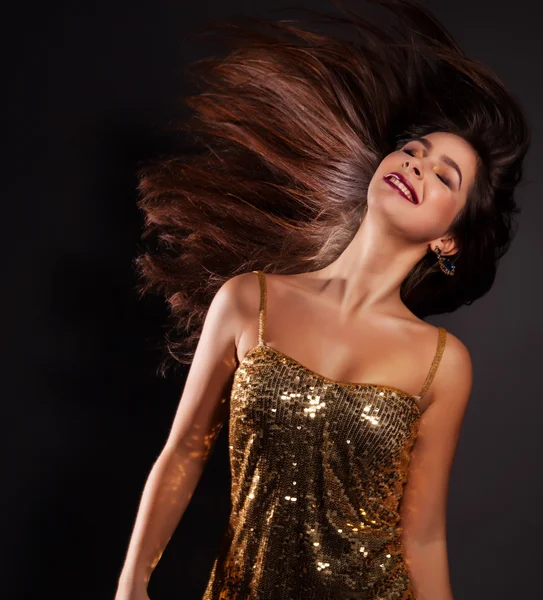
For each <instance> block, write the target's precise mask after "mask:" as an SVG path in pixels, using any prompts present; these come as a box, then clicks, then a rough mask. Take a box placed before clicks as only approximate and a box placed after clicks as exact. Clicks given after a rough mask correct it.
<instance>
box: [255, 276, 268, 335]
mask: <svg viewBox="0 0 543 600" xmlns="http://www.w3.org/2000/svg"><path fill="white" fill-rule="evenodd" d="M253 273H256V274H257V275H258V281H259V284H260V309H259V313H258V344H259V346H262V345H265V344H264V331H265V329H266V300H267V293H266V291H267V290H266V278H265V277H264V273H263V271H253Z"/></svg>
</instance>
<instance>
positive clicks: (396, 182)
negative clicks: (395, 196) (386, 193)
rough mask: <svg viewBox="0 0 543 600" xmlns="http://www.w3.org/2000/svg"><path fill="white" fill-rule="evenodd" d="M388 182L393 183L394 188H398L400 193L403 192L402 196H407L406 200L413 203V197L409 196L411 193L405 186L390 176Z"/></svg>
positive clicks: (393, 176)
mask: <svg viewBox="0 0 543 600" xmlns="http://www.w3.org/2000/svg"><path fill="white" fill-rule="evenodd" d="M388 180H389V181H392V183H393V184H394V185H395V186H396V187H398V188H400V190H402V192H403V193H404V194H406V196H407V197H408V198H409V199H410V200H411V202H413V203H414V201H413V196H412V195H411V192H410V191H409V188H407V187H406V186H405V185H404V184H403V183H402V182H401V181H400V180H399V179H398V178H397V177H396V176H395V175H391V176H390V177H389V178H388Z"/></svg>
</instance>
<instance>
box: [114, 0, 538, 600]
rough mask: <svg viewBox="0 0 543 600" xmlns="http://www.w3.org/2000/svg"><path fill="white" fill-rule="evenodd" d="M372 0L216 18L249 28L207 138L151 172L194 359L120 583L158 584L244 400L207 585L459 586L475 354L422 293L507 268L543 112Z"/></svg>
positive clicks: (180, 353)
mask: <svg viewBox="0 0 543 600" xmlns="http://www.w3.org/2000/svg"><path fill="white" fill-rule="evenodd" d="M373 4H378V5H380V6H381V7H384V8H386V9H390V14H389V15H388V20H386V21H384V22H381V21H380V20H379V18H378V17H377V16H374V17H372V19H370V18H369V17H365V16H364V18H363V17H362V16H360V15H358V14H356V13H352V12H350V11H347V10H345V11H344V13H343V16H338V17H332V16H328V17H326V18H322V20H321V21H320V25H321V26H322V25H326V23H332V24H334V25H335V26H345V27H346V28H347V29H348V31H350V32H354V33H355V35H354V37H353V38H352V39H349V38H348V36H347V37H344V36H341V35H338V33H337V29H336V31H335V33H334V35H332V34H326V33H324V32H323V31H322V30H320V29H319V31H316V30H314V29H312V28H311V27H309V26H306V27H302V26H300V25H299V24H294V23H293V22H292V21H279V22H276V23H274V22H265V21H256V20H253V21H251V25H252V26H245V25H243V24H242V23H241V22H240V21H237V22H234V23H230V24H226V26H224V27H221V26H219V25H218V26H217V27H216V29H215V31H218V32H222V33H223V34H225V37H226V39H227V40H229V41H233V42H234V50H233V51H232V52H231V53H229V54H228V55H227V56H226V57H223V58H214V59H209V60H205V61H201V62H200V63H198V64H199V66H201V67H202V72H201V76H202V79H201V81H203V82H205V87H204V90H203V91H202V92H201V93H199V94H198V95H197V96H195V97H192V98H190V99H189V101H188V102H189V104H190V106H191V107H192V108H193V109H194V110H195V113H194V115H195V116H194V118H193V119H191V120H190V122H189V123H188V126H187V129H186V130H187V131H188V132H192V133H193V134H194V135H193V136H192V137H191V138H190V139H192V140H193V141H194V144H195V147H194V149H192V150H191V152H190V153H188V152H187V153H185V154H183V155H182V156H178V157H173V158H170V159H167V160H161V161H159V162H157V163H156V164H155V165H153V166H151V167H149V168H148V169H146V170H145V172H144V173H143V177H142V182H141V192H142V199H141V207H142V208H143V210H144V211H145V214H146V224H147V234H146V235H150V234H156V236H157V237H156V244H154V245H153V244H152V243H151V242H150V244H149V249H148V251H147V252H146V253H145V254H143V255H142V256H140V257H139V258H138V265H139V268H140V269H141V273H142V274H143V276H144V278H145V279H144V282H143V284H142V290H143V291H150V290H153V291H158V292H160V293H163V294H164V295H165V296H166V298H167V300H168V302H169V304H170V307H171V309H172V314H173V316H174V325H173V328H172V331H171V333H170V335H169V336H168V340H167V348H168V350H169V354H168V357H167V358H166V359H165V361H164V363H163V366H164V367H166V366H167V364H172V361H178V362H184V363H189V362H190V363H191V367H190V371H189V374H188V377H187V381H186V384H185V388H184V390H183V395H182V398H181V402H180V404H179V409H178V412H177V415H176V417H175V420H174V423H173V426H172V428H171V433H170V435H169V438H168V440H167V441H166V444H165V446H164V449H163V451H162V453H161V455H160V457H159V458H158V460H157V461H156V464H155V465H154V467H153V469H152V471H151V474H150V476H149V479H148V482H147V484H146V486H145V490H144V493H143V498H142V501H141V506H140V509H139V512H138V515H137V519H136V523H135V527H134V532H133V535H132V539H131V541H130V545H129V548H128V552H127V556H126V560H125V564H124V567H123V570H122V573H121V576H120V580H119V586H118V591H117V595H116V600H140V599H145V598H147V591H146V590H147V584H148V581H149V578H150V576H151V573H152V571H153V569H154V567H155V566H156V564H157V562H158V560H159V558H160V556H161V555H162V553H163V551H164V549H165V547H166V545H167V543H168V541H169V539H170V537H171V535H172V534H173V532H174V530H175V528H176V526H177V524H178V522H179V520H180V518H181V517H182V515H183V513H184V511H185V509H186V507H187V504H188V503H189V501H190V498H191V496H192V494H193V491H194V489H195V487H196V485H197V483H198V480H199V478H200V476H201V474H202V471H203V469H204V465H205V462H206V460H207V458H208V456H209V453H210V452H211V450H212V448H213V444H214V441H215V439H216V437H217V435H218V433H219V431H220V429H221V427H222V426H223V424H224V423H225V422H226V421H228V423H229V436H230V438H229V440H230V441H229V444H230V445H229V448H230V461H231V469H232V511H231V517H230V523H229V526H228V529H227V531H226V532H225V534H224V539H223V544H222V547H221V550H220V553H219V555H218V556H217V559H216V560H215V563H214V565H213V566H212V568H211V571H210V577H209V581H208V585H207V588H206V590H205V592H204V599H205V600H216V599H219V598H228V599H236V600H245V599H247V598H250V599H255V600H287V599H288V600H292V599H296V600H298V599H300V600H301V599H303V600H309V599H313V598H318V599H330V600H332V599H333V600H342V599H355V598H356V599H357V600H362V599H364V600H378V599H381V600H385V599H386V600H393V599H402V600H408V599H414V598H417V599H418V600H451V599H452V598H453V594H452V590H451V585H450V579H449V567H448V557H447V544H446V523H445V515H446V500H447V492H448V481H449V474H450V470H451V466H452V463H453V457H454V453H455V448H456V444H457V440H458V436H459V432H460V428H461V424H462V420H463V416H464V413H465V410H466V406H467V402H468V398H469V395H470V390H471V385H472V365H471V359H470V354H469V351H468V349H467V348H466V346H465V345H464V344H463V343H462V342H461V340H459V339H458V338H457V337H456V336H455V335H453V334H452V333H450V332H447V331H446V330H445V329H444V328H443V327H434V326H433V325H430V324H429V323H427V322H426V321H425V320H424V318H425V317H427V316H429V315H435V314H441V313H445V312H451V311H453V310H455V309H457V308H458V307H460V306H462V305H464V304H471V303H472V302H473V301H474V300H476V299H477V298H480V297H481V296H482V295H484V294H485V293H486V292H488V290H489V289H490V288H491V286H492V283H493V281H494V278H495V274H496V266H497V262H498V260H499V258H500V257H501V256H502V255H503V253H504V252H505V251H506V250H507V248H508V247H509V244H510V242H511V239H512V217H513V215H514V213H515V212H517V211H518V208H517V206H516V202H515V199H514V191H515V187H516V185H517V184H518V182H519V181H520V179H521V174H522V164H523V160H524V157H525V154H526V152H527V149H528V147H529V132H528V127H527V125H526V121H525V117H524V115H523V112H522V110H521V108H520V106H519V104H518V102H517V101H516V99H515V98H514V97H513V96H512V94H511V93H510V92H508V91H507V89H506V88H505V86H504V85H503V84H502V83H501V82H500V81H499V79H498V78H497V77H496V76H495V75H494V74H493V73H492V72H490V71H489V70H488V69H487V68H485V67H484V66H482V65H481V64H479V63H477V62H475V61H473V60H471V59H469V58H468V57H466V56H465V55H464V54H463V53H462V51H461V50H460V49H459V48H458V46H457V45H456V44H455V42H454V40H453V39H452V38H451V36H450V35H449V34H448V33H447V31H446V30H445V28H444V27H443V26H442V25H441V24H440V23H438V22H437V21H436V20H435V18H434V17H433V16H432V15H431V13H429V12H428V11H427V10H426V9H424V8H422V7H420V6H419V5H417V4H415V3H414V2H412V1H407V0H379V1H376V2H374V3H373ZM372 8H374V7H372ZM393 18H397V19H398V25H397V26H396V27H392V25H390V23H392V19H393ZM173 364H175V363H173ZM165 372H166V368H164V369H163V373H165Z"/></svg>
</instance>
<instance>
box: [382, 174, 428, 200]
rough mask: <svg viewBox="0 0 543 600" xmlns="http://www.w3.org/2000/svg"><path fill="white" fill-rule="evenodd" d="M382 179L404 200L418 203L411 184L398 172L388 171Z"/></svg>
mask: <svg viewBox="0 0 543 600" xmlns="http://www.w3.org/2000/svg"><path fill="white" fill-rule="evenodd" d="M383 179H384V180H385V181H386V182H387V183H388V184H389V185H390V186H391V187H393V188H394V189H395V190H396V191H397V192H399V193H400V194H401V195H402V196H403V197H404V198H405V199H406V200H409V202H411V203H412V204H418V203H419V199H418V197H417V194H416V192H415V190H414V189H413V186H412V185H411V184H410V183H409V182H408V181H407V180H406V179H405V178H404V177H402V176H401V175H400V174H399V173H389V174H388V175H385V176H384V178H383Z"/></svg>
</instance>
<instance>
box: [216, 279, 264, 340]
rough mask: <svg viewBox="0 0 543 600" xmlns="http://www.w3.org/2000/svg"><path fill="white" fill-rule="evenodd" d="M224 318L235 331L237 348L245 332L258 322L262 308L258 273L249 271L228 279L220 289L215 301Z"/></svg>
mask: <svg viewBox="0 0 543 600" xmlns="http://www.w3.org/2000/svg"><path fill="white" fill-rule="evenodd" d="M213 305H216V306H217V310H219V312H220V314H221V315H222V318H223V319H224V320H227V321H228V324H229V328H230V329H232V330H233V331H234V337H235V340H236V346H238V342H239V339H240V337H241V335H242V334H243V332H244V331H245V330H246V329H247V328H248V327H251V325H252V324H253V323H254V322H255V321H256V319H255V315H258V309H259V306H260V283H259V281H258V276H257V275H256V273H253V272H251V271H248V272H246V273H240V274H238V275H234V276H232V277H230V278H229V279H227V280H226V281H225V282H224V283H223V284H222V285H221V287H220V288H219V290H218V291H217V293H216V294H215V297H214V298H213V301H212V303H211V307H210V310H211V309H212V307H213Z"/></svg>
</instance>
